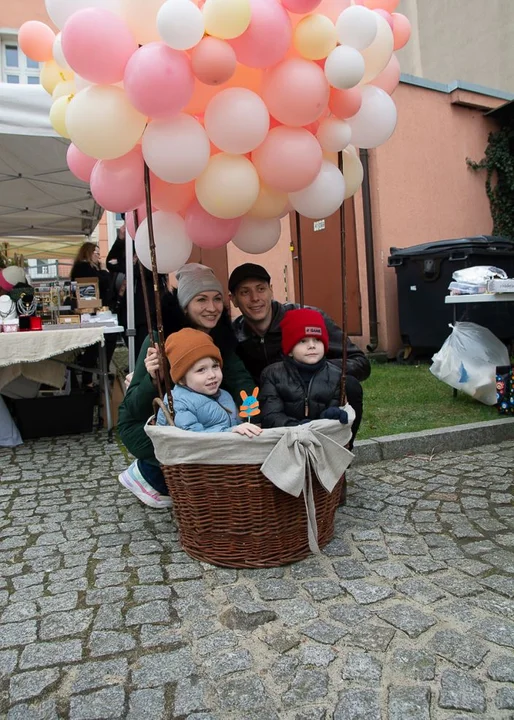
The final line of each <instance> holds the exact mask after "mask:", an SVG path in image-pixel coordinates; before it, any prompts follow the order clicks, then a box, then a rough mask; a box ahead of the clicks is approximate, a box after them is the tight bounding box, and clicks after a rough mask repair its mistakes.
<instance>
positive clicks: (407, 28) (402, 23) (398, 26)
mask: <svg viewBox="0 0 514 720" xmlns="http://www.w3.org/2000/svg"><path fill="white" fill-rule="evenodd" d="M392 18H393V37H394V49H395V50H401V48H402V47H404V46H405V45H407V43H408V42H409V38H410V35H411V32H412V28H411V24H410V21H409V19H408V18H406V17H405V15H402V14H401V13H393V14H392Z"/></svg>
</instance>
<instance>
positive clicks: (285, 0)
mask: <svg viewBox="0 0 514 720" xmlns="http://www.w3.org/2000/svg"><path fill="white" fill-rule="evenodd" d="M320 3H321V0H282V5H283V6H284V7H285V8H286V10H289V12H292V13H299V14H301V13H310V12H312V11H313V10H314V9H315V8H317V7H318V5H319V4H320Z"/></svg>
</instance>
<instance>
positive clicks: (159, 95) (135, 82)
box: [123, 42, 195, 120]
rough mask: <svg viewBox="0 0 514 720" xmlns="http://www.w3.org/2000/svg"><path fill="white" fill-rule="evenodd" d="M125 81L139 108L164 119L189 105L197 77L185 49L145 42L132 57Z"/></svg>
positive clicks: (130, 95)
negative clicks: (173, 48)
mask: <svg viewBox="0 0 514 720" xmlns="http://www.w3.org/2000/svg"><path fill="white" fill-rule="evenodd" d="M123 83H124V86H125V92H126V93H127V97H128V99H129V100H130V102H131V103H132V105H133V106H134V107H135V108H136V110H139V112H140V113H142V114H143V115H147V116H148V117H151V118H154V119H158V120H161V119H165V118H170V117H172V116H173V115H176V114H177V113H178V112H180V111H181V110H182V109H183V108H184V107H185V106H186V105H187V104H188V102H189V101H190V100H191V97H192V96H193V90H194V84H195V79H194V76H193V71H192V70H191V61H190V60H189V58H188V56H187V55H186V54H185V53H184V52H181V51H179V50H172V48H170V47H168V45H166V44H165V43H163V42H155V43H148V45H143V46H142V47H140V48H139V50H137V51H136V52H135V53H134V55H133V56H132V57H131V58H130V60H129V62H128V63H127V67H126V69H125V76H124V78H123Z"/></svg>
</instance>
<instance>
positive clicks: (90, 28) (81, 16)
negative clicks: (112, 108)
mask: <svg viewBox="0 0 514 720" xmlns="http://www.w3.org/2000/svg"><path fill="white" fill-rule="evenodd" d="M61 40H62V49H63V52H64V55H65V57H66V60H67V62H68V64H69V66H70V67H71V68H72V70H74V71H75V72H76V73H78V74H79V75H80V77H82V78H84V79H85V80H89V82H92V83H98V84H101V85H110V84H113V83H117V82H120V81H121V80H123V73H124V71H125V66H126V64H127V62H128V60H129V58H130V56H131V55H132V54H133V53H134V52H135V51H136V50H137V43H136V41H135V39H134V36H133V35H132V33H131V32H130V30H129V29H128V27H127V25H126V23H125V22H124V20H122V19H121V18H120V17H118V16H117V15H115V14H114V13H112V12H110V11H109V10H103V9H102V8H97V7H92V8H85V9H84V10H78V11H77V12H75V13H73V15H72V16H71V17H70V18H69V19H68V20H67V21H66V23H65V25H64V27H63V29H62V35H61Z"/></svg>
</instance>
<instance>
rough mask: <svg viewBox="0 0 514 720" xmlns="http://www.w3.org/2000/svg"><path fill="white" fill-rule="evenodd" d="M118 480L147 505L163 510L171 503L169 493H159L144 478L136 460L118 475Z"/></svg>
mask: <svg viewBox="0 0 514 720" xmlns="http://www.w3.org/2000/svg"><path fill="white" fill-rule="evenodd" d="M118 480H119V481H120V483H121V484H122V485H123V487H125V488H127V490H130V492H131V493H133V494H134V495H135V496H136V497H137V499H138V500H141V502H142V503H144V504H145V505H148V506H149V507H152V508H157V509H160V510H164V509H165V508H170V507H171V505H172V502H171V498H170V497H169V495H161V494H160V493H158V492H157V490H155V489H154V488H153V487H152V486H151V485H150V484H149V483H148V482H147V481H146V480H145V479H144V477H143V476H142V475H141V471H140V470H139V468H138V466H137V461H136V460H134V462H133V463H132V465H130V466H129V467H128V468H127V469H126V470H124V471H123V472H122V473H121V474H120V475H118Z"/></svg>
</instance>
